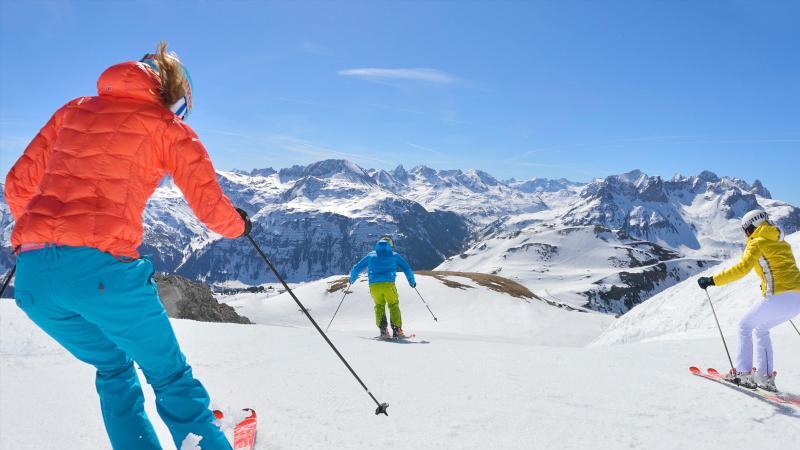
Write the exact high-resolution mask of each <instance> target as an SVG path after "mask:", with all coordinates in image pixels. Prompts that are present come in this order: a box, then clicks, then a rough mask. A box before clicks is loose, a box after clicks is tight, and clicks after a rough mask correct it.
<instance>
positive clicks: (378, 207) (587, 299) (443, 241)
mask: <svg viewBox="0 0 800 450" xmlns="http://www.w3.org/2000/svg"><path fill="white" fill-rule="evenodd" d="M218 178H219V180H220V183H221V185H222V187H223V189H224V190H225V192H226V193H227V194H228V195H229V196H230V197H231V199H232V201H233V202H234V204H236V205H237V206H239V207H242V208H243V209H245V210H247V211H248V213H249V214H250V215H251V217H252V218H253V221H254V228H253V236H254V238H255V239H256V240H257V241H258V242H259V243H260V244H261V245H262V247H263V248H264V249H265V251H266V252H267V253H268V255H269V256H270V257H271V258H272V259H273V262H274V263H275V264H276V265H277V266H278V267H279V268H280V270H281V271H282V273H283V274H284V276H286V277H287V279H289V280H290V281H294V282H301V281H309V280H314V279H320V278H324V277H327V276H330V275H335V274H342V273H345V272H347V271H348V270H349V268H350V267H351V266H352V264H353V263H355V262H356V261H357V260H358V259H359V258H360V257H361V256H362V255H363V254H365V253H366V252H368V251H369V250H370V249H371V247H372V245H373V244H374V242H375V240H377V239H378V238H379V237H380V236H381V235H384V234H389V235H392V236H393V237H394V238H395V239H394V240H395V243H396V246H397V250H398V251H399V252H400V253H402V254H404V255H405V256H406V257H407V259H408V260H409V261H410V263H411V264H412V266H413V267H414V268H416V269H433V268H438V269H441V270H453V271H474V272H486V273H499V274H501V275H503V276H505V277H508V278H511V279H514V280H516V281H518V282H520V283H522V284H524V285H525V286H527V287H528V288H529V289H531V290H532V291H534V292H536V293H537V295H540V296H543V297H546V298H550V299H552V300H554V301H559V302H566V303H570V304H573V305H576V306H588V307H590V308H593V309H597V310H601V311H606V312H616V313H622V312H625V311H627V310H628V309H630V308H631V307H632V306H634V305H635V304H637V303H639V302H641V301H643V300H645V299H646V298H648V297H650V296H651V295H654V294H656V293H657V292H659V291H661V290H663V289H664V288H666V287H668V286H671V285H673V284H675V283H677V282H678V281H681V280H683V279H685V278H687V277H688V276H690V275H692V274H694V273H696V272H698V271H700V270H703V269H705V268H706V267H707V266H708V265H709V264H716V263H718V262H719V261H720V260H723V259H725V258H728V257H730V256H732V255H734V254H736V253H737V252H738V251H739V250H740V249H741V245H742V236H741V232H740V231H739V229H738V219H739V217H741V216H742V215H743V214H744V213H745V212H746V211H748V210H750V209H752V208H755V207H757V206H760V207H763V208H765V209H766V210H767V211H768V212H769V213H770V215H771V216H772V217H773V219H775V220H776V221H777V222H778V224H779V225H781V226H782V227H783V228H784V229H785V231H787V232H788V233H791V232H793V231H796V230H798V229H800V210H798V208H796V207H794V206H792V205H789V204H787V203H785V202H781V201H779V200H774V199H772V198H771V195H770V193H769V191H768V190H767V189H766V188H765V187H764V186H763V185H762V184H761V182H759V181H758V180H756V181H754V182H753V184H749V183H747V182H745V181H743V180H740V179H738V178H731V177H719V176H717V175H715V174H713V173H711V172H703V173H701V174H699V175H697V176H682V175H676V176H675V177H673V178H672V179H669V180H666V179H662V178H661V177H651V176H648V175H646V174H644V173H642V172H640V171H632V172H629V173H625V174H620V175H613V176H609V177H606V178H600V179H596V180H593V181H592V182H590V183H576V182H572V181H569V180H564V179H559V180H549V179H541V178H533V179H530V180H522V181H519V180H505V181H503V180H498V179H496V178H494V177H492V176H491V175H489V174H487V173H486V172H483V171H480V170H465V171H462V170H435V169H431V168H429V167H425V166H417V167H414V168H413V169H410V170H407V169H405V168H404V167H402V166H398V167H397V168H396V169H394V170H391V171H386V170H376V169H368V170H365V169H363V168H361V167H359V166H358V165H356V164H354V163H352V162H349V161H345V160H324V161H319V162H316V163H313V164H310V165H307V166H293V167H290V168H285V169H280V170H274V169H272V168H266V169H255V170H252V171H250V172H245V171H238V170H235V171H231V172H219V174H218ZM144 223H145V236H144V244H143V246H142V248H141V249H140V250H141V253H143V254H150V255H152V257H153V260H154V262H155V263H156V265H157V268H158V269H159V270H162V271H167V272H175V273H177V274H180V275H183V276H186V277H188V278H190V279H195V280H202V281H206V282H209V283H224V282H230V281H236V282H239V283H244V284H260V283H264V282H268V281H272V280H273V279H272V277H271V276H270V275H269V274H268V273H267V272H266V271H265V270H264V269H265V268H264V267H263V266H262V264H261V263H260V262H259V261H258V260H257V259H255V256H256V255H255V254H254V252H253V250H252V248H250V246H249V243H248V242H246V241H244V240H224V239H221V238H220V237H219V236H218V235H216V234H214V233H212V232H209V231H208V230H207V229H206V228H205V227H204V226H203V225H202V224H200V223H199V222H198V221H197V219H196V218H195V216H194V214H193V213H192V212H191V210H190V209H189V207H188V205H187V204H186V202H185V201H184V200H183V197H182V194H181V193H180V191H179V190H178V188H177V187H175V186H174V185H173V184H172V182H171V181H170V180H169V179H166V180H165V181H164V182H163V183H162V185H161V186H160V187H159V188H158V189H157V191H156V193H155V194H154V196H153V197H152V198H151V200H150V202H149V204H148V208H147V209H146V211H145V213H144ZM11 226H12V220H11V217H10V214H9V212H8V207H7V206H6V205H5V203H2V202H0V227H2V228H1V229H0V230H1V231H2V237H3V242H4V245H5V246H4V247H3V249H2V252H0V266H2V267H3V268H6V269H7V268H10V266H11V264H12V263H13V257H12V256H11V252H10V248H9V247H8V245H9V243H8V242H9V239H8V238H9V236H10V230H11Z"/></svg>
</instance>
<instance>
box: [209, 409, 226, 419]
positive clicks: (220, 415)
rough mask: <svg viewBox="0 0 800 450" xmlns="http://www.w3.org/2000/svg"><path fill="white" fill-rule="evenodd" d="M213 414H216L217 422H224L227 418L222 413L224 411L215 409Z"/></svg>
mask: <svg viewBox="0 0 800 450" xmlns="http://www.w3.org/2000/svg"><path fill="white" fill-rule="evenodd" d="M211 412H213V413H214V417H215V418H216V419H217V420H222V419H223V418H224V417H225V414H223V413H222V411H220V410H218V409H215V410H214V411H211Z"/></svg>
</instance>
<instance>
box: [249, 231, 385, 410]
mask: <svg viewBox="0 0 800 450" xmlns="http://www.w3.org/2000/svg"><path fill="white" fill-rule="evenodd" d="M247 239H248V240H249V241H250V243H251V244H253V247H255V249H256V251H257V252H258V254H259V255H261V258H263V259H264V262H265V263H267V266H269V268H270V270H272V273H274V274H275V277H276V278H278V281H280V282H281V284H282V285H283V287H284V289H286V292H288V293H289V295H290V296H291V297H292V300H294V302H295V303H297V306H299V307H300V309H301V310H303V313H304V314H305V315H306V317H308V320H310V321H311V324H312V325H314V328H316V329H317V331H319V334H320V335H322V338H323V339H325V342H327V343H328V345H330V346H331V349H333V351H334V352H335V353H336V356H338V357H339V359H341V360H342V363H344V365H345V367H347V370H349V371H350V373H351V374H353V376H354V377H355V379H356V380H357V381H358V384H360V385H361V387H362V388H364V390H365V391H367V394H368V395H369V397H370V398H371V399H372V401H373V402H375V404H376V405H378V408H377V409H376V410H375V415H378V414H383V415H386V416H388V415H389V413H388V412H386V408H388V407H389V404H388V403H381V402H379V401H378V399H376V398H375V396H374V395H372V392H370V391H369V388H367V385H366V384H364V382H363V381H361V378H359V376H358V374H356V371H355V370H353V368H352V367H350V364H349V363H348V362H347V360H346V359H344V356H342V354H341V353H339V350H338V349H337V348H336V346H335V345H333V342H331V340H330V339H328V335H326V334H325V332H324V331H322V328H320V327H319V325H317V322H316V321H315V320H314V318H313V317H311V314H309V313H308V310H307V309H306V307H305V306H303V304H302V303H301V302H300V300H298V299H297V296H295V295H294V292H292V289H291V288H289V285H288V284H286V281H284V280H283V277H281V275H280V274H279V273H278V269H276V268H275V266H273V265H272V262H271V261H270V260H269V258H267V255H265V254H264V252H263V251H261V247H259V246H258V244H256V241H254V240H253V237H252V236H250V235H249V234H248V235H247Z"/></svg>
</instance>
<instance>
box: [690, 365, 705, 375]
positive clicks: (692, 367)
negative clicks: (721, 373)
mask: <svg viewBox="0 0 800 450" xmlns="http://www.w3.org/2000/svg"><path fill="white" fill-rule="evenodd" d="M689 372H692V373H702V371H701V370H700V368H699V367H695V366H691V367H689Z"/></svg>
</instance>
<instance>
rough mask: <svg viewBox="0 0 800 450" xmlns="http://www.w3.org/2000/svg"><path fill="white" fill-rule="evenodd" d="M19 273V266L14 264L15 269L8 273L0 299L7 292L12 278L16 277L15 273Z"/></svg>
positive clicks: (0, 292)
mask: <svg viewBox="0 0 800 450" xmlns="http://www.w3.org/2000/svg"><path fill="white" fill-rule="evenodd" d="M16 271H17V265H16V264H14V267H12V268H11V272H8V276H7V277H6V281H4V282H3V288H2V289H0V298H3V293H4V292H5V291H6V288H7V287H8V283H10V282H11V277H13V276H14V272H16Z"/></svg>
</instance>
